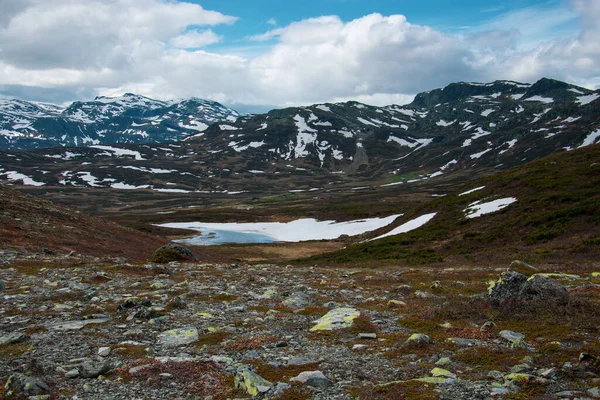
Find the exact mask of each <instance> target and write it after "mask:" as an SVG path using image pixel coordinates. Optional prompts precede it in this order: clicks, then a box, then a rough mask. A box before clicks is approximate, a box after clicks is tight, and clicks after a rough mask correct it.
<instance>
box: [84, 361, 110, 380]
mask: <svg viewBox="0 0 600 400" xmlns="http://www.w3.org/2000/svg"><path fill="white" fill-rule="evenodd" d="M115 367H116V366H115V365H114V364H113V363H112V362H110V361H102V362H94V361H87V362H84V363H83V364H81V365H79V366H78V367H77V369H78V371H79V377H81V378H97V377H99V376H100V375H105V374H107V373H108V372H110V371H111V370H113V369H114V368H115Z"/></svg>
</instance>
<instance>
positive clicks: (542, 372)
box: [539, 368, 556, 379]
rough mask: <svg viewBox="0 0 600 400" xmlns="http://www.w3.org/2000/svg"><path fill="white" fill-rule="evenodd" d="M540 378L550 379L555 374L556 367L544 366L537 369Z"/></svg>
mask: <svg viewBox="0 0 600 400" xmlns="http://www.w3.org/2000/svg"><path fill="white" fill-rule="evenodd" d="M539 375H540V376H541V377H542V378H546V379H552V378H553V377H554V375H556V368H546V369H542V370H540V371H539Z"/></svg>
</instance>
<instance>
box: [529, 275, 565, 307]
mask: <svg viewBox="0 0 600 400" xmlns="http://www.w3.org/2000/svg"><path fill="white" fill-rule="evenodd" d="M520 297H521V298H523V299H525V300H536V301H558V302H561V303H566V302H567V301H568V300H569V292H567V289H566V288H565V287H564V286H562V285H561V284H560V283H558V282H557V281H556V280H554V279H552V278H548V277H546V276H543V275H534V276H532V277H531V278H529V279H527V281H526V282H525V284H523V287H522V288H521V292H520Z"/></svg>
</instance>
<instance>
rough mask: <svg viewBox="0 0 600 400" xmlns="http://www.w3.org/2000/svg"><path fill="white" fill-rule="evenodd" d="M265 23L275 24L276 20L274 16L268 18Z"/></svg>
mask: <svg viewBox="0 0 600 400" xmlns="http://www.w3.org/2000/svg"><path fill="white" fill-rule="evenodd" d="M267 24H269V25H277V20H276V19H275V18H270V19H269V20H268V21H267Z"/></svg>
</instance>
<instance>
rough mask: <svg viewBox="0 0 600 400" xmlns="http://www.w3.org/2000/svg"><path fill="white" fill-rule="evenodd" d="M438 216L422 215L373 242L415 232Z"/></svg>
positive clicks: (433, 214)
mask: <svg viewBox="0 0 600 400" xmlns="http://www.w3.org/2000/svg"><path fill="white" fill-rule="evenodd" d="M436 214H437V213H432V214H425V215H422V216H420V217H418V218H415V219H413V220H410V221H408V222H406V223H404V224H402V225H400V226H399V227H397V228H395V229H393V230H391V231H390V232H388V233H385V234H383V235H381V236H378V237H376V238H375V239H371V240H379V239H382V238H385V237H388V236H394V235H400V234H401V233H406V232H410V231H414V230H415V229H417V228H420V227H422V226H423V225H425V224H426V223H428V222H429V221H431V220H432V219H433V217H435V215H436Z"/></svg>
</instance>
